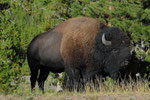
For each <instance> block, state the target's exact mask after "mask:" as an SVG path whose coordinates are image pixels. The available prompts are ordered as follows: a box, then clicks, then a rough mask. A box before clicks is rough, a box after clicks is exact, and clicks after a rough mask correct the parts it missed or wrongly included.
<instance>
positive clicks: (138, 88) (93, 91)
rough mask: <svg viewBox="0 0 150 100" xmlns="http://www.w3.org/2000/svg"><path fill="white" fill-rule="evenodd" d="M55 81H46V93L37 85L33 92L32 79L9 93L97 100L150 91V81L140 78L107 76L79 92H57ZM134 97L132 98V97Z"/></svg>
mask: <svg viewBox="0 0 150 100" xmlns="http://www.w3.org/2000/svg"><path fill="white" fill-rule="evenodd" d="M54 81H55V79H52V80H50V79H48V80H47V81H46V82H45V93H44V94H42V92H41V91H40V90H39V89H38V86H36V88H35V91H34V93H31V90H30V81H29V80H28V81H24V82H22V83H21V84H20V85H19V87H18V88H17V89H16V90H15V91H14V93H12V94H9V95H11V96H13V97H17V98H22V99H25V100H29V99H30V100H32V99H33V98H43V97H44V98H60V99H63V98H68V97H74V98H75V97H84V96H86V97H87V96H88V98H93V99H92V100H97V98H98V96H99V95H104V94H107V95H116V94H145V93H150V88H149V86H148V85H149V82H148V80H146V79H142V78H138V79H137V81H136V82H135V81H134V80H132V79H130V81H129V82H126V81H125V80H122V81H121V82H120V83H119V82H114V81H113V80H112V79H110V78H106V80H105V81H104V82H101V81H99V82H98V83H99V84H98V86H99V88H95V87H94V85H93V84H92V83H91V84H87V85H86V86H85V91H84V92H77V91H76V90H74V91H72V92H69V91H67V90H65V91H63V92H58V93H57V92H56V90H55V89H52V88H51V87H50V85H51V84H52V83H53V82H54ZM131 99H132V98H131Z"/></svg>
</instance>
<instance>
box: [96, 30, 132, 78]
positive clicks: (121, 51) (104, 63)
mask: <svg viewBox="0 0 150 100" xmlns="http://www.w3.org/2000/svg"><path fill="white" fill-rule="evenodd" d="M103 34H105V38H106V40H108V41H111V45H108V46H106V45H104V44H103V43H102V35H103ZM95 40H96V43H95V50H96V52H97V54H95V59H98V60H99V62H100V65H101V67H102V69H103V70H104V72H105V73H107V74H108V75H110V76H111V77H112V78H114V79H116V78H117V74H118V72H119V70H120V69H121V68H122V67H123V66H125V65H126V63H127V60H129V59H130V48H129V45H130V41H129V39H128V37H127V36H126V34H125V33H123V32H122V31H121V30H119V29H118V28H117V27H105V28H104V29H103V30H102V31H101V32H99V34H97V36H96V38H95ZM98 55H100V56H98Z"/></svg>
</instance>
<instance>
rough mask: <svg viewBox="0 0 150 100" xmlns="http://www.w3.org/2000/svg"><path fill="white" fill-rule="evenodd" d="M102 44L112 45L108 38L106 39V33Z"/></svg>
mask: <svg viewBox="0 0 150 100" xmlns="http://www.w3.org/2000/svg"><path fill="white" fill-rule="evenodd" d="M102 43H103V44H104V45H111V41H107V40H106V38H105V33H104V34H103V36H102Z"/></svg>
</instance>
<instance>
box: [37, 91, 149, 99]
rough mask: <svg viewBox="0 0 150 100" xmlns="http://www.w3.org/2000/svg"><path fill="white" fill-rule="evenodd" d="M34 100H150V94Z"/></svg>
mask: <svg viewBox="0 0 150 100" xmlns="http://www.w3.org/2000/svg"><path fill="white" fill-rule="evenodd" d="M34 100H150V94H148V93H147V94H100V95H82V96H60V97H59V96H58V97H44V96H42V97H35V98H34Z"/></svg>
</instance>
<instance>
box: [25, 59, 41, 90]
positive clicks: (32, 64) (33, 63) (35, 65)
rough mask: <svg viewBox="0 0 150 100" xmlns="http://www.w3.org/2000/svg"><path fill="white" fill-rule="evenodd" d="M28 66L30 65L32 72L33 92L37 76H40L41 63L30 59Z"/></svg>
mask: <svg viewBox="0 0 150 100" xmlns="http://www.w3.org/2000/svg"><path fill="white" fill-rule="evenodd" d="M28 64H29V67H30V71H31V77H30V81H31V92H33V90H34V88H35V85H36V80H37V76H38V70H39V63H38V62H37V61H35V60H34V59H31V58H29V57H28Z"/></svg>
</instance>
